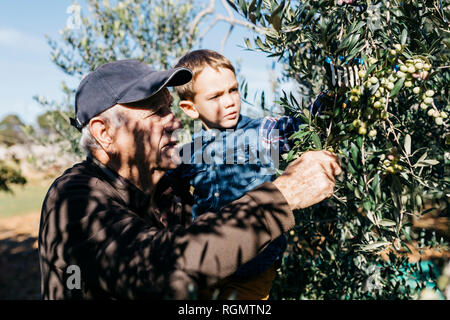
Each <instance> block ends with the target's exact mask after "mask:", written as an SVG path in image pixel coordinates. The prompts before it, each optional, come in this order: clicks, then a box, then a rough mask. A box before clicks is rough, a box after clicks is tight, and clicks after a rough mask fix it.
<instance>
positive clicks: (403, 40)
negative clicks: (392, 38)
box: [400, 28, 408, 44]
mask: <svg viewBox="0 0 450 320" xmlns="http://www.w3.org/2000/svg"><path fill="white" fill-rule="evenodd" d="M407 39H408V29H406V28H405V29H403V31H402V35H401V40H400V43H401V44H406V40H407Z"/></svg>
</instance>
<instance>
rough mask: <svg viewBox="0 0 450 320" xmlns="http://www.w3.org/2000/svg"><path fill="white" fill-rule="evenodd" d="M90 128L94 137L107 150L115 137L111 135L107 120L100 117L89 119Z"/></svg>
mask: <svg viewBox="0 0 450 320" xmlns="http://www.w3.org/2000/svg"><path fill="white" fill-rule="evenodd" d="M89 130H90V131H91V135H92V137H93V138H94V139H95V140H97V142H98V144H100V145H101V147H102V148H103V150H105V151H107V150H108V148H109V146H110V145H111V143H112V142H113V139H112V137H111V130H110V128H109V126H108V124H107V123H106V121H105V120H104V119H102V118H100V117H94V118H92V119H91V120H90V121H89Z"/></svg>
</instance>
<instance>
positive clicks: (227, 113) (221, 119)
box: [193, 66, 241, 129]
mask: <svg viewBox="0 0 450 320" xmlns="http://www.w3.org/2000/svg"><path fill="white" fill-rule="evenodd" d="M193 89H194V92H195V98H194V101H193V103H194V107H195V109H196V110H197V112H198V118H199V119H200V120H201V121H202V122H203V124H204V126H205V127H206V128H207V129H212V128H215V129H227V128H232V127H234V126H236V124H237V122H238V119H239V114H240V112H241V96H240V95H239V88H238V82H237V80H236V76H235V74H234V72H233V71H231V70H229V69H226V68H219V69H218V70H215V69H213V68H211V67H209V66H207V67H205V68H204V69H203V70H202V71H201V72H200V74H198V75H197V77H196V79H195V81H194V84H193Z"/></svg>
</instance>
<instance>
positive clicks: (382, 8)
mask: <svg viewBox="0 0 450 320" xmlns="http://www.w3.org/2000/svg"><path fill="white" fill-rule="evenodd" d="M230 3H231V4H232V5H233V7H234V9H235V10H236V11H238V12H239V13H240V14H241V16H242V17H244V18H246V19H247V20H248V21H249V22H251V23H253V24H254V25H255V26H257V27H258V28H259V29H260V30H263V33H264V34H263V35H261V36H256V37H255V38H254V39H246V40H245V42H246V44H247V46H248V47H249V48H250V49H253V50H259V51H263V52H266V53H267V54H268V55H269V56H271V57H278V59H279V61H280V63H282V64H283V65H284V70H285V72H284V75H283V76H284V78H286V79H287V78H289V79H294V80H295V81H297V83H298V88H299V90H298V92H283V94H282V96H281V98H280V101H279V103H280V105H282V106H283V107H284V108H285V111H286V114H291V115H293V116H296V117H301V118H302V119H303V120H304V125H302V126H301V127H300V130H299V131H298V132H297V133H295V134H294V135H293V136H292V137H291V138H292V139H296V141H295V147H294V148H293V149H292V150H291V151H290V152H289V154H287V156H286V159H285V160H286V163H288V162H290V161H292V160H293V159H295V158H297V157H298V156H300V155H301V154H302V153H303V152H305V151H307V150H312V149H328V150H332V151H334V152H335V153H336V154H338V156H339V157H340V159H341V163H342V167H343V170H344V174H343V175H342V176H341V177H340V178H339V179H338V181H337V185H336V192H335V195H334V196H333V198H331V199H330V200H328V201H325V202H323V203H321V204H319V205H316V206H314V207H313V208H310V209H307V210H302V211H300V212H297V213H296V218H297V227H296V228H295V229H294V230H292V231H291V233H290V234H289V246H288V251H287V253H286V254H285V256H284V258H283V264H282V268H281V270H280V272H279V275H278V277H277V280H276V283H275V285H274V289H273V290H272V297H273V298H278V299H280V298H286V299H299V298H306V299H311V298H332V299H366V298H367V299H371V298H387V299H390V298H415V297H418V294H417V293H418V291H419V290H420V289H422V288H424V287H425V286H426V284H427V283H426V282H427V281H428V282H429V283H428V285H434V282H435V279H436V275H434V274H433V269H431V271H429V274H424V273H423V270H421V269H420V268H421V265H419V264H412V263H409V262H408V258H407V253H408V250H410V248H411V246H413V247H418V248H419V250H421V249H423V248H425V247H427V248H428V247H432V248H434V249H435V250H444V251H445V250H447V252H448V238H446V239H444V238H442V237H439V236H436V235H433V234H428V233H426V232H418V231H417V230H416V229H414V228H412V225H411V221H412V218H413V217H420V216H421V215H422V214H424V213H426V212H428V211H429V210H431V209H429V208H430V206H435V207H436V206H440V208H441V210H442V211H441V214H444V215H445V214H446V211H445V210H446V208H448V196H449V175H448V169H449V166H448V165H449V160H450V159H449V152H448V144H449V141H450V135H449V131H448V126H449V123H448V118H447V114H448V112H449V108H450V105H449V99H450V98H449V97H450V96H449V82H450V70H449V67H450V66H449V47H450V35H449V28H448V26H449V19H450V13H449V8H450V5H449V3H448V2H443V1H438V0H411V1H394V0H391V1H389V0H388V1H386V0H367V1H362V0H358V1H356V0H342V1H335V0H304V1H276V0H252V1H243V0H239V1H238V0H236V1H230ZM324 90H326V91H327V92H328V97H327V99H326V103H325V106H324V107H323V109H322V110H321V112H320V113H319V114H310V112H308V110H307V109H305V106H306V103H305V104H304V103H302V100H300V99H299V96H300V97H303V98H304V99H303V101H310V100H311V99H312V98H313V97H314V96H315V95H317V94H318V93H319V92H320V91H324ZM426 209H428V210H426ZM447 210H448V209H447ZM447 217H448V214H447ZM434 271H436V270H434Z"/></svg>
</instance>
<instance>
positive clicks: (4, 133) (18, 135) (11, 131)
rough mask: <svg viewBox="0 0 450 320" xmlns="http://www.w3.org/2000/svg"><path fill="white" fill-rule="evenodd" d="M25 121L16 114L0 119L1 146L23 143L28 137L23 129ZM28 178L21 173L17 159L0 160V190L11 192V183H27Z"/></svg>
mask: <svg viewBox="0 0 450 320" xmlns="http://www.w3.org/2000/svg"><path fill="white" fill-rule="evenodd" d="M23 127H24V124H23V122H22V121H21V120H20V118H19V117H18V116H17V115H15V114H10V115H7V116H5V117H4V118H3V119H2V120H1V121H0V148H1V147H3V148H7V147H10V146H13V145H15V144H23V143H25V142H26V141H27V137H26V135H25V134H24V132H23V131H22V128H23ZM25 183H26V179H25V178H24V177H23V176H22V175H21V172H20V170H19V168H18V163H17V161H15V159H10V160H9V161H5V160H0V191H8V192H11V184H25Z"/></svg>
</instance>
